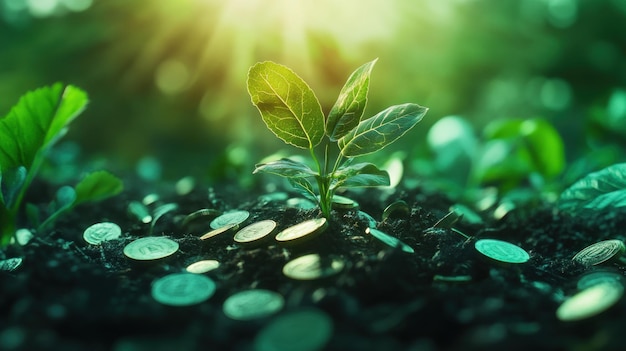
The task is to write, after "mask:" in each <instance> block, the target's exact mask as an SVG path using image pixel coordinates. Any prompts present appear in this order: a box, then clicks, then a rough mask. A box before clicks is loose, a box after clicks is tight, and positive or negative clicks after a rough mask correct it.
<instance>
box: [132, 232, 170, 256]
mask: <svg viewBox="0 0 626 351" xmlns="http://www.w3.org/2000/svg"><path fill="white" fill-rule="evenodd" d="M176 251H178V243H177V242H175V241H174V240H172V239H168V238H166V237H163V236H149V237H145V238H140V239H137V240H135V241H133V242H130V243H129V244H128V245H126V246H125V247H124V255H126V257H128V258H132V259H133V260H137V261H150V260H158V259H160V258H164V257H167V256H170V255H172V254H174V253H175V252H176Z"/></svg>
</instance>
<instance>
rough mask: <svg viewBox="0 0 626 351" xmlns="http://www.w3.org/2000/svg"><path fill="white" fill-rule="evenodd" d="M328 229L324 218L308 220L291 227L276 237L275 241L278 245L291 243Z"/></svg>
mask: <svg viewBox="0 0 626 351" xmlns="http://www.w3.org/2000/svg"><path fill="white" fill-rule="evenodd" d="M327 227H328V222H327V221H326V218H315V219H309V220H307V221H304V222H302V223H299V224H296V225H294V226H291V227H289V228H287V229H285V230H283V231H281V232H280V233H278V234H277V235H276V241H278V242H280V243H284V244H287V243H293V242H298V241H302V240H303V239H305V238H307V239H310V238H312V237H314V236H316V235H317V234H320V233H322V232H323V231H324V230H326V228H327Z"/></svg>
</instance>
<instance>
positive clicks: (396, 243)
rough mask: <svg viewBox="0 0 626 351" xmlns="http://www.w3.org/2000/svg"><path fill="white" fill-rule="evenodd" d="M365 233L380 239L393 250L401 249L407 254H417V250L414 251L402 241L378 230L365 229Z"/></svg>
mask: <svg viewBox="0 0 626 351" xmlns="http://www.w3.org/2000/svg"><path fill="white" fill-rule="evenodd" d="M365 233H367V234H371V235H372V236H373V237H374V238H376V239H378V240H379V241H381V242H383V243H384V244H386V245H388V246H391V247H393V248H396V247H399V248H400V250H402V251H404V252H406V253H411V254H412V253H415V250H413V248H412V247H410V246H409V245H407V244H405V243H403V242H402V241H401V240H400V239H398V238H396V237H393V236H391V235H389V234H387V233H384V232H382V231H380V230H378V229H376V228H367V229H365Z"/></svg>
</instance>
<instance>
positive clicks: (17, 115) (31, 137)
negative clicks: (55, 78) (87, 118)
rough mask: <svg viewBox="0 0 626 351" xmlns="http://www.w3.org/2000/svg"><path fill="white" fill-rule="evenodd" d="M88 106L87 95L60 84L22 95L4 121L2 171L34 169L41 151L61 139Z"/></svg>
mask: <svg viewBox="0 0 626 351" xmlns="http://www.w3.org/2000/svg"><path fill="white" fill-rule="evenodd" d="M86 105H87V95H86V94H85V92H83V91H82V90H80V89H78V88H76V87H73V86H71V85H68V86H64V85H62V84H60V83H57V84H54V85H53V86H51V87H44V88H40V89H37V90H35V91H32V92H29V93H27V94H25V95H24V96H22V98H20V100H19V101H18V103H17V105H15V106H14V107H13V108H12V109H11V111H10V112H9V114H8V115H7V116H6V117H5V118H3V119H0V169H3V170H6V169H11V168H15V167H19V166H24V167H26V169H28V171H29V172H30V171H31V166H32V165H33V162H34V161H35V157H36V156H37V153H38V152H40V150H42V149H45V148H47V147H49V146H50V145H51V144H52V143H54V141H56V140H57V138H58V137H59V136H61V135H62V134H63V132H64V130H65V128H66V126H67V125H68V124H69V123H70V122H71V121H72V120H73V119H74V118H76V117H77V116H78V114H80V113H81V112H82V111H83V109H84V108H85V106H86Z"/></svg>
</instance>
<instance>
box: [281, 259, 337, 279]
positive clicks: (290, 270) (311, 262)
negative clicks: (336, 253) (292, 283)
mask: <svg viewBox="0 0 626 351" xmlns="http://www.w3.org/2000/svg"><path fill="white" fill-rule="evenodd" d="M344 266H345V263H344V262H343V261H342V260H340V259H338V258H330V257H329V258H322V257H321V256H320V255H318V254H309V255H304V256H300V257H298V258H294V259H293V260H291V261H289V262H287V263H286V264H285V265H284V266H283V274H284V275H285V276H287V277H289V278H291V279H296V280H315V279H322V278H327V277H330V276H333V275H335V274H337V273H339V272H341V271H342V270H343V268H344Z"/></svg>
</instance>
